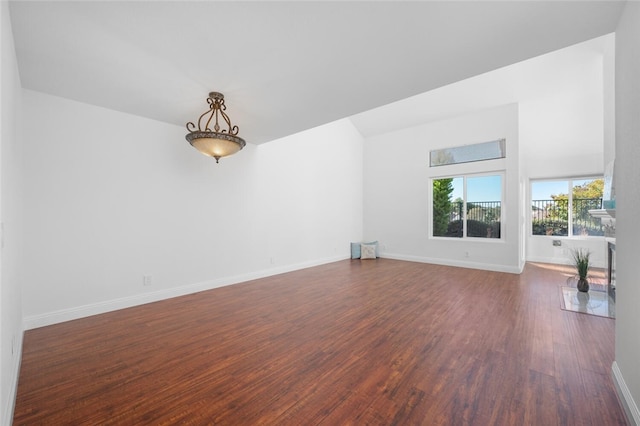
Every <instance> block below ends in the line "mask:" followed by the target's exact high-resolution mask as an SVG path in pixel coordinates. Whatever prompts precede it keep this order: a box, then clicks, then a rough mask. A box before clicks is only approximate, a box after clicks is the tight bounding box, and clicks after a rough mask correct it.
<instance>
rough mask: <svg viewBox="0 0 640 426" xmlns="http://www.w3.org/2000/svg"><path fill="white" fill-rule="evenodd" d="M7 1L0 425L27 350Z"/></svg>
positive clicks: (2, 72) (1, 108)
mask: <svg viewBox="0 0 640 426" xmlns="http://www.w3.org/2000/svg"><path fill="white" fill-rule="evenodd" d="M8 4H9V3H8V2H6V1H3V2H0V23H1V25H0V29H1V32H0V42H1V53H0V54H1V57H0V60H1V64H2V67H1V68H0V80H1V84H0V99H2V102H1V103H0V129H1V133H0V138H1V140H0V160H1V161H0V181H1V190H0V192H1V196H0V223H2V231H0V232H1V234H2V235H1V237H0V238H1V239H2V243H1V244H0V246H1V247H0V324H1V326H0V330H1V331H0V366H1V369H0V383H1V387H0V424H3V425H9V424H11V419H12V417H13V406H14V400H15V392H16V387H17V382H18V372H19V365H20V357H21V348H22V306H21V294H20V282H21V271H20V261H21V253H22V213H21V212H22V209H21V206H22V201H21V193H22V190H21V182H20V165H21V162H22V152H21V141H20V133H21V132H20V126H19V122H18V121H19V112H20V98H21V89H20V77H19V75H18V67H17V61H16V57H15V50H14V44H13V35H12V33H11V22H10V20H9V7H8Z"/></svg>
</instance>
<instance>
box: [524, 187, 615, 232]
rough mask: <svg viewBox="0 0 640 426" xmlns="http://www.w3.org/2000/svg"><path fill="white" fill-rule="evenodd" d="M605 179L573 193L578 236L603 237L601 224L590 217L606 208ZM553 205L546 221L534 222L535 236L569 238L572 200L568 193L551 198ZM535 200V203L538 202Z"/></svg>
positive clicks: (573, 213) (574, 228) (547, 213)
mask: <svg viewBox="0 0 640 426" xmlns="http://www.w3.org/2000/svg"><path fill="white" fill-rule="evenodd" d="M603 191H604V179H594V180H592V181H590V182H586V183H584V184H583V185H578V186H574V187H573V190H572V219H573V220H572V221H573V223H572V226H573V234H574V235H580V234H584V235H603V234H604V231H603V230H602V227H601V226H600V224H599V222H598V221H597V220H595V219H594V218H592V217H591V215H589V210H592V209H599V208H601V205H602V193H603ZM551 199H552V202H549V203H548V204H547V205H546V206H545V207H544V210H545V214H544V216H543V218H536V214H535V212H534V219H533V220H532V226H533V229H532V233H533V235H556V236H567V235H569V233H568V227H569V223H568V221H569V197H568V195H567V194H555V195H551ZM534 201H535V200H534Z"/></svg>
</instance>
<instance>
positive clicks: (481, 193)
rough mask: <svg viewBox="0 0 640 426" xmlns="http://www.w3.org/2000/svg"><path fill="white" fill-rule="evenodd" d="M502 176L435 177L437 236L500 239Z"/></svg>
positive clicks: (433, 181) (434, 206)
mask: <svg viewBox="0 0 640 426" xmlns="http://www.w3.org/2000/svg"><path fill="white" fill-rule="evenodd" d="M502 192H503V191H502V175H501V174H500V175H482V176H480V175H477V176H475V175H474V176H471V175H470V176H453V177H447V178H439V179H433V180H432V200H433V204H432V207H433V209H432V212H433V228H432V235H433V236H434V237H448V238H500V231H501V228H500V222H501V217H502V198H503V197H502Z"/></svg>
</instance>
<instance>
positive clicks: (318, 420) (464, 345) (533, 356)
mask: <svg viewBox="0 0 640 426" xmlns="http://www.w3.org/2000/svg"><path fill="white" fill-rule="evenodd" d="M566 272H568V270H567V269H563V267H555V266H552V265H540V264H528V265H527V266H526V268H525V271H524V273H523V274H521V275H515V274H505V273H497V272H487V271H477V270H471V269H461V268H453V267H446V266H438V265H429V264H421V263H412V262H401V261H395V260H389V259H377V260H363V261H360V260H357V261H341V262H336V263H332V264H328V265H324V266H319V267H315V268H310V269H306V270H302V271H297V272H292V273H288V274H284V275H279V276H274V277H270V278H265V279H261V280H256V281H251V282H247V283H243V284H238V285H233V286H229V287H223V288H219V289H215V290H210V291H206V292H202V293H197V294H193V295H189V296H184V297H180V298H175V299H171V300H166V301H162V302H158V303H153V304H148V305H144V306H139V307H136V308H131V309H125V310H121V311H117V312H112V313H108V314H103V315H98V316H94V317H90V318H85V319H81V320H76V321H70V322H66V323H62V324H57V325H53V326H49V327H43V328H39V329H35V330H30V331H27V332H26V333H25V336H24V348H23V359H22V369H21V372H20V381H19V386H18V395H17V402H16V408H15V416H14V424H15V425H39V424H42V425H62V424H73V425H80V424H90V425H97V424H100V425H109V424H118V425H139V424H154V425H173V424H195V425H205V424H228V425H255V424H266V425H270V424H277V425H316V424H323V425H344V424H357V425H361V424H371V425H411V424H424V425H599V426H600V425H624V424H626V421H625V418H624V414H623V411H622V408H621V406H620V403H619V401H618V400H617V397H616V394H615V391H614V385H613V381H612V379H611V374H610V371H611V363H612V362H613V359H614V324H615V320H613V319H608V318H601V317H595V316H590V315H586V314H579V313H574V312H567V311H563V310H561V309H560V290H559V287H560V286H561V285H563V284H565V279H566V274H565V273H566Z"/></svg>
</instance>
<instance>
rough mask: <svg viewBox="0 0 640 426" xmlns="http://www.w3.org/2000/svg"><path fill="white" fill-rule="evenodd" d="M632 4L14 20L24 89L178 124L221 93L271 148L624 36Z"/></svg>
mask: <svg viewBox="0 0 640 426" xmlns="http://www.w3.org/2000/svg"><path fill="white" fill-rule="evenodd" d="M623 6H624V2H621V1H615V0H612V1H531V2H529V1H517V0H516V1H497V2H492V1H471V2H465V1H449V2H438V1H424V2H420V1H412V2H402V1H388V2H384V1H374V2H369V1H354V2H345V1H320V2H312V1H301V2H270V1H260V2H244V1H240V2H222V1H211V2H202V1H173V2H152V1H132V2H127V1H120V2H112V1H106V2H102V1H83V2H79V1H74V2H69V1H45V2H39V1H11V2H10V11H11V23H12V28H13V33H14V39H15V45H16V54H17V58H18V64H19V71H20V78H21V82H22V86H23V87H24V88H27V89H32V90H37V91H41V92H45V93H49V94H52V95H56V96H61V97H64V98H68V99H73V100H76V101H80V102H84V103H88V104H93V105H97V106H101V107H105V108H110V109H113V110H117V111H122V112H125V113H130V114H134V115H138V116H142V117H147V118H150V119H154V120H159V121H163V122H167V123H173V124H176V125H180V126H183V125H184V124H185V123H186V122H187V121H193V120H195V119H196V118H197V117H198V115H199V114H200V113H202V112H204V110H205V109H206V108H207V104H206V102H205V99H206V97H207V94H208V93H209V92H210V91H220V92H222V93H224V94H225V97H226V102H227V107H228V112H229V115H230V116H231V119H232V120H233V122H234V124H238V125H239V126H240V136H242V137H243V138H244V139H246V140H247V142H249V143H255V144H260V143H264V142H268V141H271V140H274V139H277V138H280V137H284V136H287V135H290V134H293V133H297V132H299V131H303V130H306V129H309V128H312V127H315V126H318V125H322V124H325V123H328V122H331V121H333V120H336V119H339V118H343V117H348V116H352V115H354V114H358V113H362V112H364V111H368V110H371V109H373V108H377V107H380V106H383V105H386V104H389V103H391V102H395V101H398V100H401V99H405V98H408V97H411V96H414V95H418V94H421V93H424V92H427V91H431V90H433V89H436V88H439V87H442V86H445V85H447V84H450V83H453V82H456V81H460V80H463V79H466V78H469V77H472V76H476V75H478V74H482V73H485V72H488V71H491V70H495V69H498V68H501V67H504V66H506V65H510V64H514V63H517V62H520V61H523V60H525V59H528V58H531V57H535V56H537V55H541V54H544V53H547V52H551V51H554V50H557V49H561V48H564V47H566V46H570V45H573V44H575V43H578V42H581V41H584V40H588V39H592V38H595V37H598V36H601V35H604V34H607V33H610V32H613V31H614V30H615V28H616V25H617V22H618V18H619V16H620V13H621V11H622V8H623ZM359 120H360V121H359V122H360V123H361V125H362V126H365V125H366V123H367V122H369V123H370V124H371V121H372V120H371V119H370V120H369V121H367V120H366V119H363V118H362V116H360V119H359ZM354 122H356V123H358V120H354ZM369 127H370V126H369Z"/></svg>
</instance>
